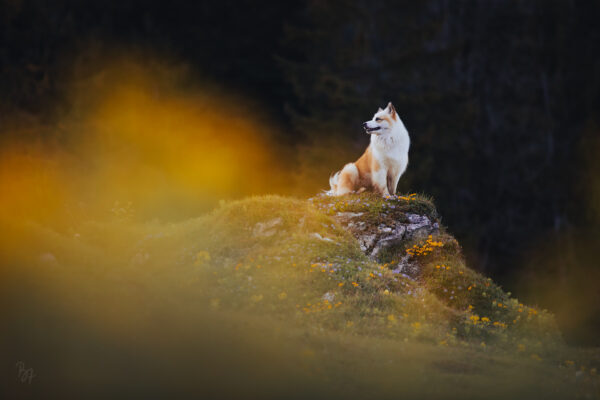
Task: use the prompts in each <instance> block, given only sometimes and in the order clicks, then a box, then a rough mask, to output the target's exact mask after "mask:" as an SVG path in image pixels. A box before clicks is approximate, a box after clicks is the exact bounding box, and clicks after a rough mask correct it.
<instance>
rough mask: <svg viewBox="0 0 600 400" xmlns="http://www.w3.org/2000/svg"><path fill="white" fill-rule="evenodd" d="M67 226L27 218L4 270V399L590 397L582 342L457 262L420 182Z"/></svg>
mask: <svg viewBox="0 0 600 400" xmlns="http://www.w3.org/2000/svg"><path fill="white" fill-rule="evenodd" d="M74 229H75V230H73V231H71V232H62V233H58V232H54V231H50V230H48V229H46V228H43V227H40V226H30V227H29V228H28V231H27V232H26V233H23V234H24V235H27V238H28V247H27V251H24V252H20V253H19V254H15V255H13V256H12V257H11V258H10V263H11V266H12V268H11V267H8V268H5V270H4V275H5V279H3V282H4V285H3V287H2V288H1V289H2V292H3V296H5V299H4V300H6V301H5V302H4V304H11V307H10V308H7V309H5V310H4V312H5V314H6V315H7V318H8V321H9V322H10V323H8V324H7V330H6V332H5V333H6V334H7V335H8V337H10V338H12V339H13V341H14V343H16V345H15V346H12V347H11V348H10V349H7V350H6V353H7V354H8V355H9V360H12V359H15V360H23V361H24V362H25V363H27V365H30V366H32V367H33V368H35V370H36V374H37V378H36V381H35V384H32V385H29V386H22V385H21V386H19V385H16V384H15V383H14V382H13V383H11V384H10V385H9V386H8V387H9V389H8V390H9V394H11V395H13V397H15V396H14V395H18V396H21V397H25V398H27V397H32V398H33V397H37V396H38V395H40V394H45V393H55V394H57V395H61V396H66V397H72V396H74V395H77V396H81V395H82V394H85V397H86V398H93V397H98V398H104V397H107V396H110V397H126V398H130V397H131V396H138V395H139V396H146V397H151V398H153V397H161V396H166V395H167V394H168V395H177V396H178V397H183V396H184V395H186V394H187V395H189V394H190V393H194V394H195V396H194V397H197V396H208V397H210V398H231V396H235V397H244V398H245V397H249V398H254V397H260V398H270V397H273V398H280V397H287V398H295V397H297V398H307V397H309V396H310V397H312V398H314V397H326V396H327V397H328V398H338V397H339V398H342V397H344V398H348V397H350V398H366V397H369V398H381V397H386V398H387V397H392V396H393V397H396V398H398V397H402V398H440V399H441V398H503V399H504V398H545V399H550V398H557V399H565V398H580V397H581V398H598V396H599V393H598V384H599V383H600V382H599V379H598V376H597V375H596V368H597V367H598V352H597V351H591V350H576V349H572V348H569V347H567V346H566V345H565V344H564V343H563V342H562V340H561V337H560V332H559V331H558V329H557V327H556V325H555V323H554V319H553V316H552V315H551V314H550V313H548V312H547V311H545V310H541V309H539V308H537V307H535V306H530V305H525V304H522V303H520V302H519V301H518V299H516V298H514V297H512V295H511V294H510V293H508V292H506V291H504V290H503V289H502V288H501V287H499V286H498V285H496V284H495V283H494V282H492V280H491V279H489V278H486V277H484V276H482V275H481V274H479V273H477V272H476V271H475V270H473V269H471V268H469V267H468V266H466V265H465V262H464V259H463V257H462V256H461V251H460V245H459V243H457V241H456V240H455V239H454V238H453V237H452V235H451V234H450V233H449V231H448V229H447V228H446V227H444V226H443V224H442V221H441V219H440V217H439V215H438V213H437V211H436V209H435V206H434V204H433V203H432V201H431V199H429V198H427V197H425V196H421V195H406V196H398V197H392V198H387V199H381V198H379V197H376V196H373V195H370V194H361V195H349V196H344V197H339V198H332V197H326V196H317V197H314V198H312V199H309V200H297V199H291V198H283V197H277V196H268V197H257V198H249V199H245V200H240V201H233V202H228V203H223V204H222V205H221V206H220V207H218V208H217V209H216V210H214V211H213V212H212V213H210V214H208V215H205V216H202V217H200V218H197V219H193V220H188V221H185V222H181V223H177V224H163V223H159V222H153V223H144V224H141V223H134V222H133V221H132V220H131V219H130V216H129V214H128V213H127V212H126V210H123V212H120V211H119V210H116V212H115V214H114V216H113V218H111V219H110V220H107V221H102V222H100V221H97V220H96V221H85V222H82V223H81V224H80V225H79V226H77V227H76V228H74ZM17 300H18V301H17ZM15 338H18V340H15Z"/></svg>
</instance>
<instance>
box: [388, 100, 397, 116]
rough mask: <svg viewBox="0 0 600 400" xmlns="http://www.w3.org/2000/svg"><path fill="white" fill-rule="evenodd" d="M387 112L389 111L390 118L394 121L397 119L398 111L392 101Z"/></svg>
mask: <svg viewBox="0 0 600 400" xmlns="http://www.w3.org/2000/svg"><path fill="white" fill-rule="evenodd" d="M387 111H388V113H390V116H391V117H392V118H393V119H396V109H395V108H394V105H393V104H392V102H391V101H390V102H389V103H388V105H387Z"/></svg>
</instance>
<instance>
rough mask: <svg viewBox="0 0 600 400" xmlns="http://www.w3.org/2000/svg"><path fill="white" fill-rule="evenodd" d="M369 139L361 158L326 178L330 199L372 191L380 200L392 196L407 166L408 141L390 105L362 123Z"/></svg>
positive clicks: (400, 121) (404, 128) (404, 129)
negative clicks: (381, 197) (379, 196)
mask: <svg viewBox="0 0 600 400" xmlns="http://www.w3.org/2000/svg"><path fill="white" fill-rule="evenodd" d="M363 128H364V130H365V132H366V133H367V134H369V135H371V143H370V144H369V147H367V150H366V151H365V152H364V154H363V155H362V156H361V157H360V158H359V159H358V160H357V161H356V162H353V163H349V164H346V165H345V166H344V168H342V169H341V170H340V171H338V172H336V173H335V174H333V175H332V176H331V177H330V178H329V185H330V186H331V190H329V192H327V193H328V194H330V195H333V196H341V195H344V194H347V193H352V192H359V193H360V192H363V191H365V190H369V191H373V192H375V193H378V194H380V195H382V196H390V195H394V194H395V193H396V186H397V185H398V181H399V180H400V177H401V176H402V174H403V173H404V171H406V167H407V165H408V149H409V147H410V138H409V136H408V131H407V130H406V127H405V126H404V124H403V123H402V120H400V117H399V116H398V113H397V112H396V109H395V108H394V106H393V105H392V103H391V102H390V103H388V105H387V107H386V108H385V109H381V108H379V110H377V112H376V113H375V115H374V116H373V119H372V120H370V121H367V122H365V123H363Z"/></svg>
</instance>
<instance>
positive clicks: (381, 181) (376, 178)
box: [371, 168, 390, 196]
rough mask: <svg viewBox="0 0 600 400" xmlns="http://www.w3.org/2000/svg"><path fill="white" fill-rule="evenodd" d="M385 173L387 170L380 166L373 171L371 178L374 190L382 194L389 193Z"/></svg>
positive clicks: (387, 194)
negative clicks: (377, 169)
mask: <svg viewBox="0 0 600 400" xmlns="http://www.w3.org/2000/svg"><path fill="white" fill-rule="evenodd" d="M387 174H388V172H387V171H386V170H384V169H383V168H382V169H380V170H379V171H377V172H375V173H374V174H373V175H372V178H371V179H372V183H373V189H375V192H377V193H379V194H380V195H382V196H389V195H390V192H389V190H388V184H387Z"/></svg>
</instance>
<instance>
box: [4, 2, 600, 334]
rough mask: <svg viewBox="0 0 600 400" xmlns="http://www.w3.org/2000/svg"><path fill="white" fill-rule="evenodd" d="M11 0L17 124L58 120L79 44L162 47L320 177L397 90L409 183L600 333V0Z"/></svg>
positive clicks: (563, 310)
mask: <svg viewBox="0 0 600 400" xmlns="http://www.w3.org/2000/svg"><path fill="white" fill-rule="evenodd" d="M1 4H2V5H1V6H0V21H1V22H0V23H1V27H0V74H1V75H0V76H1V79H0V124H6V123H8V121H9V120H10V121H14V119H15V116H16V117H18V118H21V119H23V120H28V121H31V120H34V121H37V122H39V123H52V118H53V117H54V116H55V115H57V114H60V113H61V112H62V111H64V110H65V109H68V108H69V107H70V104H69V103H68V100H67V97H66V91H67V87H68V81H69V80H70V79H71V77H70V76H69V75H68V74H66V73H65V71H68V70H70V68H72V63H73V61H74V60H76V59H77V60H78V62H83V63H88V64H93V63H94V62H95V60H96V59H101V58H102V56H103V54H104V52H106V53H108V52H110V51H111V49H114V48H119V49H122V50H125V51H128V50H130V51H139V52H144V51H152V52H154V54H159V55H162V56H164V57H165V58H169V59H172V60H173V59H175V60H181V62H182V63H186V64H187V65H188V66H189V67H190V68H191V70H192V71H193V73H194V74H195V76H197V77H199V79H202V80H205V81H209V82H214V83H215V84H217V85H218V86H219V87H221V88H222V89H223V90H227V91H229V90H231V91H235V92H236V93H240V94H241V95H243V96H246V97H247V98H250V99H253V101H255V102H257V103H258V104H260V105H261V108H262V109H263V110H264V111H265V112H266V113H267V114H268V115H269V117H270V118H271V119H272V120H273V121H275V122H276V123H277V124H278V125H279V127H280V128H281V129H280V130H279V131H280V132H281V135H282V136H281V138H279V139H280V140H281V142H282V143H285V144H286V145H288V146H294V148H295V149H296V153H297V154H298V159H296V160H293V162H292V164H297V165H298V167H297V168H294V169H293V170H294V171H295V172H294V177H295V179H296V181H297V182H298V180H305V181H306V182H311V183H313V184H314V186H313V187H310V186H309V188H312V189H313V190H314V191H317V190H319V189H323V188H325V187H326V185H327V177H328V175H329V173H330V172H331V171H334V170H336V169H337V168H339V167H340V166H341V165H342V164H343V163H344V162H347V161H350V159H352V158H354V157H357V156H358V155H359V154H360V153H361V152H362V150H363V149H364V147H365V146H366V144H367V142H368V138H367V137H366V135H364V133H363V132H362V131H361V130H360V124H361V122H362V121H364V120H366V119H369V118H370V116H371V115H372V114H373V112H374V111H375V110H376V109H377V107H379V106H384V105H385V104H387V102H388V101H392V102H394V105H395V106H396V109H397V110H398V112H399V114H400V116H401V118H402V119H403V121H404V123H405V125H406V126H407V128H408V130H409V132H410V134H411V139H412V147H411V153H410V164H409V168H408V172H407V173H406V174H405V175H404V177H403V178H402V180H401V184H400V188H399V189H400V191H411V192H413V191H416V192H423V193H427V194H430V195H432V196H433V197H434V198H435V202H436V204H437V206H438V208H439V211H440V214H441V215H442V216H443V218H444V223H445V224H446V225H447V226H448V227H449V229H450V230H451V232H453V233H454V234H456V236H457V237H458V239H459V240H460V242H461V244H462V245H463V247H464V249H465V253H466V255H467V257H468V258H469V261H470V265H471V266H472V267H473V268H475V269H477V270H480V271H482V272H484V273H486V274H488V275H489V276H491V277H493V278H494V279H496V280H498V281H499V282H500V283H502V284H503V285H504V286H505V287H507V288H509V290H513V292H516V295H518V296H519V298H523V299H524V300H528V301H533V302H538V303H539V304H541V305H542V306H545V307H548V308H550V309H552V310H553V311H555V312H557V314H558V317H559V321H562V322H563V323H565V324H568V325H569V326H570V330H569V331H568V332H567V336H568V337H569V338H570V339H572V340H574V341H577V342H578V343H598V338H597V335H596V332H597V330H598V329H599V328H600V289H599V286H598V284H600V261H599V260H600V257H598V254H597V249H598V248H599V247H600V224H599V222H600V183H599V179H600V178H598V174H599V173H600V161H599V156H600V152H599V151H600V141H599V137H600V135H599V133H600V128H599V121H598V119H599V117H600V115H599V113H598V110H599V109H600V108H599V106H600V55H599V53H600V24H599V23H598V21H599V20H600V2H598V1H517V0H486V1H483V0H480V1H468V0H464V1H449V0H423V1H360V0H359V1H289V2H288V1H281V2H260V1H248V0H241V1H219V2H216V1H214V2H212V1H211V2H190V1H169V2H166V1H165V2H150V1H133V0H122V1H118V2H117V1H114V2H107V1H85V2H82V1H67V0H53V1H18V0H12V1H7V0H3V1H2V2H1ZM90 48H93V49H94V51H93V52H90V51H89V49H90ZM86 57H87V58H86ZM82 60H83V61H82ZM332 154H333V156H332ZM302 187H303V188H306V187H307V186H306V185H303V186H302ZM290 190H291V191H292V192H293V191H294V190H293V188H292V189H290ZM312 193H314V192H312ZM296 194H298V195H310V194H311V193H296ZM581 310H585V311H581Z"/></svg>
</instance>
